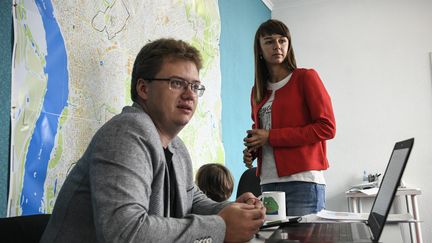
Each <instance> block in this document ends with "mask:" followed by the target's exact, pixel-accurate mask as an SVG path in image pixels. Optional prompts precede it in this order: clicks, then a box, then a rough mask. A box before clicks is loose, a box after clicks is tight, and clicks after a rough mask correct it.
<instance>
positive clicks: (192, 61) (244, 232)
mask: <svg viewBox="0 0 432 243" xmlns="http://www.w3.org/2000/svg"><path fill="white" fill-rule="evenodd" d="M200 68H201V58H200V55H199V52H198V51H197V50H196V49H195V48H194V47H192V46H190V45H188V44H187V43H185V42H183V41H180V40H174V39H159V40H156V41H153V42H150V43H148V44H147V45H145V46H144V47H143V48H142V49H141V51H140V52H139V53H138V56H137V58H136V60H135V63H134V67H133V71H132V84H131V96H132V100H133V101H134V103H133V105H132V106H127V107H125V108H124V109H123V111H122V112H121V114H119V115H117V116H115V117H113V118H112V119H111V120H110V121H108V122H107V123H106V124H105V125H104V126H102V128H100V129H99V131H98V132H97V133H96V134H95V136H94V137H93V139H92V141H91V142H90V145H89V146H88V148H87V150H86V152H85V153H84V155H83V157H82V158H81V159H80V160H79V161H78V162H77V164H76V165H75V167H74V168H73V170H72V171H71V173H70V174H69V175H68V177H67V178H66V181H65V183H64V184H63V186H62V188H61V190H60V193H59V195H58V197H57V201H56V204H55V207H54V210H53V213H52V215H51V218H50V222H49V223H48V226H47V228H46V230H45V232H44V235H43V237H42V240H41V242H107V241H108V242H223V241H226V242H244V241H247V240H249V239H251V238H252V237H253V236H254V234H255V233H256V232H257V231H258V230H259V226H260V225H262V223H263V222H264V216H265V209H264V207H263V205H262V203H261V202H260V201H259V200H258V199H257V198H255V197H254V196H253V194H251V193H245V194H243V195H242V196H240V197H239V198H238V199H237V200H236V202H234V203H228V202H223V203H217V202H214V201H212V200H211V199H209V198H207V197H206V196H205V195H204V194H203V193H202V192H201V191H200V190H199V189H198V188H197V186H196V185H195V184H194V181H193V176H192V163H191V159H190V156H189V153H188V151H187V149H186V147H185V145H184V143H183V142H182V141H181V139H180V138H179V137H177V134H178V133H179V132H180V131H181V130H182V129H183V127H184V126H185V125H186V124H187V123H188V122H189V121H190V119H191V118H192V116H193V114H194V112H195V109H196V106H197V103H198V97H200V96H202V95H203V93H204V90H205V87H204V85H202V84H201V82H200V80H199V70H200ZM247 202H248V203H249V204H248V203H247Z"/></svg>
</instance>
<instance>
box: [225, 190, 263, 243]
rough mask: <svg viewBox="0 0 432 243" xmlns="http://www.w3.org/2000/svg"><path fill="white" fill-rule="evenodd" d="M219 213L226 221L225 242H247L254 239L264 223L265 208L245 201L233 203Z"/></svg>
mask: <svg viewBox="0 0 432 243" xmlns="http://www.w3.org/2000/svg"><path fill="white" fill-rule="evenodd" d="M243 195H244V194H243ZM218 215H219V216H221V217H222V219H223V220H224V221H225V225H226V232H225V242H245V241H249V240H250V239H252V238H253V237H254V235H255V234H256V233H257V232H258V231H259V228H260V226H261V225H262V224H263V223H264V218H265V209H264V208H256V207H255V205H249V204H245V203H232V204H229V205H228V206H226V207H224V208H223V209H222V210H221V211H220V212H219V214H218Z"/></svg>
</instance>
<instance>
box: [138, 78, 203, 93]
mask: <svg viewBox="0 0 432 243" xmlns="http://www.w3.org/2000/svg"><path fill="white" fill-rule="evenodd" d="M143 79H145V80H149V81H153V80H155V81H169V84H170V89H171V90H181V89H187V87H188V86H189V85H190V87H191V90H192V92H194V94H196V95H197V96H198V97H201V96H202V95H203V94H204V91H205V86H204V85H202V84H200V83H199V82H196V81H195V82H189V81H187V80H184V79H181V78H143Z"/></svg>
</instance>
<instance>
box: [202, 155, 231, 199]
mask: <svg viewBox="0 0 432 243" xmlns="http://www.w3.org/2000/svg"><path fill="white" fill-rule="evenodd" d="M195 181H196V183H197V185H198V187H199V188H200V189H201V191H203V192H204V193H205V194H206V195H207V196H208V197H209V198H211V199H212V200H213V201H216V202H222V201H225V200H227V199H228V198H229V197H230V196H231V194H232V192H233V187H234V179H233V177H232V175H231V173H230V172H229V170H228V169H227V168H226V167H225V166H223V165H221V164H216V163H212V164H205V165H203V166H201V167H200V168H199V169H198V172H197V174H196V177H195Z"/></svg>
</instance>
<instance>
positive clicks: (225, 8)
mask: <svg viewBox="0 0 432 243" xmlns="http://www.w3.org/2000/svg"><path fill="white" fill-rule="evenodd" d="M219 12H220V16H221V22H222V23H221V38H220V58H221V70H222V142H223V144H224V148H225V164H226V166H227V167H228V168H229V169H230V170H231V172H232V173H233V176H234V178H235V184H236V186H235V188H234V192H233V196H231V200H233V199H234V197H235V195H236V192H237V183H238V181H239V179H240V176H241V174H242V173H243V171H245V169H246V167H245V166H244V164H243V149H244V146H243V138H244V137H245V135H246V130H248V129H250V128H251V125H252V120H251V115H250V114H251V113H250V102H249V101H250V91H251V88H252V85H253V78H254V66H253V40H254V37H255V32H256V30H257V29H258V26H259V25H260V24H261V23H262V22H264V21H266V20H267V19H269V18H270V17H271V11H270V10H269V9H268V8H267V7H266V6H265V5H264V3H263V2H262V1H261V0H254V1H251V0H237V1H229V0H219Z"/></svg>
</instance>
